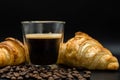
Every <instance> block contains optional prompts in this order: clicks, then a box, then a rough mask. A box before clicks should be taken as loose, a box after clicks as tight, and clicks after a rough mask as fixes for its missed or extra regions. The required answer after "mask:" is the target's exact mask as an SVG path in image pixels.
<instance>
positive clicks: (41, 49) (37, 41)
mask: <svg viewBox="0 0 120 80" xmlns="http://www.w3.org/2000/svg"><path fill="white" fill-rule="evenodd" d="M26 38H27V41H28V48H29V56H30V62H31V63H32V64H36V65H49V64H54V63H56V61H57V58H58V51H59V46H60V42H61V40H62V34H27V35H26Z"/></svg>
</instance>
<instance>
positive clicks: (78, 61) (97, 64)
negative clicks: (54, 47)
mask: <svg viewBox="0 0 120 80" xmlns="http://www.w3.org/2000/svg"><path fill="white" fill-rule="evenodd" d="M57 63H58V64H65V65H68V66H75V67H84V68H87V69H91V70H94V69H100V70H107V69H108V70H117V69H118V68H119V63H118V60H117V58H116V57H115V56H113V55H112V53H111V52H110V51H109V50H108V49H106V48H104V47H103V46H102V45H101V44H100V43H99V42H98V41H97V40H95V39H93V38H92V37H90V36H89V35H88V34H86V33H83V32H76V33H75V37H73V38H71V39H70V40H68V41H67V42H66V43H62V44H61V46H60V52H59V57H58V61H57Z"/></svg>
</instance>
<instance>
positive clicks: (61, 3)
mask: <svg viewBox="0 0 120 80" xmlns="http://www.w3.org/2000/svg"><path fill="white" fill-rule="evenodd" d="M119 10H120V8H119V2H117V1H115V0H109V1H106V0H103V1H102V0H0V40H1V41H2V40H4V38H6V37H8V36H12V37H15V38H18V39H20V40H22V30H21V23H20V22H21V21H23V20H62V21H66V24H65V41H67V40H68V39H69V38H71V37H73V36H74V33H75V32H77V31H82V32H86V33H88V34H89V35H90V36H92V37H93V38H95V39H97V40H98V41H100V42H101V43H102V44H103V45H104V46H105V47H107V48H108V49H110V50H111V51H112V52H113V53H118V54H119V53H120V36H119V33H120V32H119V26H120V11H119Z"/></svg>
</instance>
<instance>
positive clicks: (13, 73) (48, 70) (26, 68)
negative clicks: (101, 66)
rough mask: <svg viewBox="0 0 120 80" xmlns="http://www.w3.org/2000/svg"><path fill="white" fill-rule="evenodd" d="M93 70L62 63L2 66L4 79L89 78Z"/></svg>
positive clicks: (70, 79)
mask: <svg viewBox="0 0 120 80" xmlns="http://www.w3.org/2000/svg"><path fill="white" fill-rule="evenodd" d="M90 76H91V71H83V70H80V69H77V68H70V67H65V66H60V65H53V66H52V65H37V66H36V65H29V64H24V65H23V64H22V65H18V66H6V67H3V68H0V78H2V79H17V80H23V79H24V80H25V79H27V80H28V79H33V80H34V79H37V80H89V79H90Z"/></svg>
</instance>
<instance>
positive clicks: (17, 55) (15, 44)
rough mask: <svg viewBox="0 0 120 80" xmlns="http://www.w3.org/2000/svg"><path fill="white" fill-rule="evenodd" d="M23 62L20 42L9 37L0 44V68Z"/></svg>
mask: <svg viewBox="0 0 120 80" xmlns="http://www.w3.org/2000/svg"><path fill="white" fill-rule="evenodd" d="M25 60H26V59H25V48H24V45H23V44H22V42H20V41H19V40H17V39H15V38H12V37H9V38H6V39H5V41H3V42H1V43H0V67H2V66H7V65H19V64H21V63H23V62H25Z"/></svg>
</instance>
